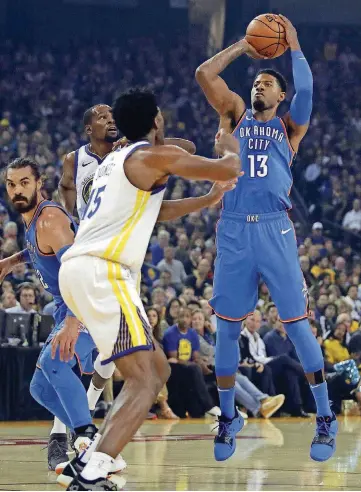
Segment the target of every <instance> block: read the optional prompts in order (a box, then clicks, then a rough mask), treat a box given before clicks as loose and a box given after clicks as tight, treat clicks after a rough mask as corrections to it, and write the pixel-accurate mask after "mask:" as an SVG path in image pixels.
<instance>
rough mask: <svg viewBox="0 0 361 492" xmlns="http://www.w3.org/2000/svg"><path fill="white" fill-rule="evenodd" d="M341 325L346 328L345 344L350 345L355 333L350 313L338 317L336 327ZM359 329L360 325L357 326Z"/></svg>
mask: <svg viewBox="0 0 361 492" xmlns="http://www.w3.org/2000/svg"><path fill="white" fill-rule="evenodd" d="M339 323H343V324H344V325H345V326H346V337H345V342H346V345H348V343H349V341H350V339H351V336H352V333H353V327H352V319H351V315H350V314H349V313H341V314H339V315H338V316H337V319H336V325H337V324H339ZM357 328H358V325H357ZM357 328H356V329H357Z"/></svg>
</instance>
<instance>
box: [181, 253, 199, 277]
mask: <svg viewBox="0 0 361 492" xmlns="http://www.w3.org/2000/svg"><path fill="white" fill-rule="evenodd" d="M201 258H202V253H201V249H200V248H193V249H191V250H190V252H189V259H188V260H187V261H186V262H185V264H184V269H185V271H186V274H187V275H192V274H193V270H196V269H197V267H198V264H199V261H200V260H201Z"/></svg>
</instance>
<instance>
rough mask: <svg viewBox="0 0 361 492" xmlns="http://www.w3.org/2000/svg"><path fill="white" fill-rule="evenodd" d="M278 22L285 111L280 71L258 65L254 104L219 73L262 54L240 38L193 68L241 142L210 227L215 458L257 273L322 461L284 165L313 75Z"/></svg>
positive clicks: (308, 106)
mask: <svg viewBox="0 0 361 492" xmlns="http://www.w3.org/2000/svg"><path fill="white" fill-rule="evenodd" d="M280 22H281V23H282V24H283V25H284V27H285V29H286V36H287V41H288V43H289V46H290V49H291V58H292V68H293V78H294V87H295V95H294V97H293V99H292V102H291V106H290V110H289V112H288V113H286V115H285V116H284V117H283V118H279V117H278V116H277V109H278V106H279V104H280V103H281V102H282V101H284V99H285V97H286V91H287V85H286V81H285V79H284V78H283V76H282V75H281V74H279V73H278V72H276V71H274V70H267V69H266V70H260V71H259V72H258V74H257V76H256V78H255V80H254V83H253V87H252V92H251V100H252V108H251V109H247V108H246V106H245V103H244V101H243V99H242V98H241V97H240V96H239V95H238V94H236V93H234V92H232V91H231V90H230V89H229V88H228V86H227V84H226V83H225V82H224V80H223V79H222V78H221V77H220V76H219V74H220V73H221V72H222V71H223V70H224V69H225V68H226V67H227V66H228V65H229V64H230V63H231V62H232V61H234V60H235V59H236V58H238V57H239V56H241V55H243V54H246V55H248V56H250V57H251V58H262V57H261V56H260V55H259V54H258V53H257V52H256V51H255V50H254V48H253V47H252V46H251V45H250V44H249V43H247V41H246V40H245V39H242V40H241V41H239V42H237V43H235V44H233V45H232V46H230V47H229V48H227V49H225V50H224V51H222V52H221V53H218V54H217V55H215V56H214V57H213V58H211V59H209V60H208V61H206V62H205V63H203V64H202V65H201V66H200V67H199V68H198V69H197V72H196V79H197V81H198V83H199V84H200V86H201V88H202V90H203V92H204V93H205V95H206V97H207V99H208V101H209V103H210V104H211V105H212V106H213V108H214V109H215V110H216V111H217V112H218V114H219V116H220V128H221V129H224V130H226V131H227V132H229V133H232V132H233V133H234V135H235V136H236V137H237V138H238V139H239V142H240V147H241V150H240V156H241V162H242V169H243V171H244V172H245V175H244V176H243V178H242V179H239V180H238V184H237V186H236V188H235V190H234V191H231V192H230V193H228V194H227V195H226V196H225V198H224V201H223V210H222V214H221V219H220V222H219V224H218V229H217V259H216V265H215V281H214V297H213V299H211V301H210V304H211V306H212V308H213V309H214V311H215V312H216V314H217V346H216V374H217V381H218V388H219V397H220V404H221V410H222V416H221V417H220V419H219V431H218V436H217V437H216V438H215V446H214V452H215V458H216V460H219V461H221V460H225V459H227V458H229V457H230V456H231V455H232V454H233V453H234V451H235V446H236V441H235V435H236V433H237V432H238V431H240V430H241V429H242V427H243V420H242V417H241V416H240V415H239V414H238V412H237V411H236V410H235V405H234V374H235V372H236V370H237V367H238V362H239V348H238V337H239V333H240V327H241V321H242V320H244V319H245V318H246V317H247V315H248V314H250V313H252V312H253V310H254V308H255V306H256V302H257V285H258V282H259V279H260V278H262V279H263V280H264V281H265V282H266V284H267V286H268V288H269V290H270V293H271V296H272V299H273V300H274V302H275V304H276V305H277V308H278V311H279V313H280V317H281V320H282V322H283V323H284V325H285V328H286V330H287V334H288V336H289V337H290V339H291V340H292V342H293V343H294V345H295V348H296V350H297V354H298V356H299V359H300V361H301V363H302V365H303V368H304V370H305V373H306V376H307V379H308V382H309V384H310V387H311V391H312V393H313V395H314V398H315V401H316V406H317V419H316V422H317V423H316V434H315V437H314V439H313V441H312V444H311V452H310V455H311V458H313V459H314V460H316V461H325V460H327V459H329V458H330V457H331V456H332V455H333V453H334V452H335V446H336V445H335V437H336V434H337V430H338V429H337V421H336V417H335V415H334V413H333V412H332V410H331V409H330V404H329V399H328V393H327V385H326V382H325V379H324V362H323V357H322V353H321V349H320V347H319V345H318V343H317V341H316V339H315V337H313V336H312V331H311V328H310V326H309V322H308V319H307V315H308V309H307V288H306V285H305V282H304V278H303V275H302V272H301V269H300V265H299V259H298V253H297V244H296V239H295V234H294V229H293V225H292V222H291V221H290V219H289V217H288V214H287V210H289V209H290V208H291V202H290V199H289V193H290V190H291V186H292V173H291V165H292V161H293V157H294V155H295V154H296V152H297V150H298V147H299V145H300V142H301V140H302V138H303V137H304V136H305V134H306V132H307V129H308V126H309V120H310V115H311V111H312V92H313V79H312V73H311V70H310V68H309V65H308V63H307V61H306V59H305V57H304V55H303V53H302V51H301V47H300V44H299V41H298V37H297V32H296V29H295V28H294V26H293V25H292V24H291V22H290V21H289V20H288V19H287V18H285V17H283V16H280Z"/></svg>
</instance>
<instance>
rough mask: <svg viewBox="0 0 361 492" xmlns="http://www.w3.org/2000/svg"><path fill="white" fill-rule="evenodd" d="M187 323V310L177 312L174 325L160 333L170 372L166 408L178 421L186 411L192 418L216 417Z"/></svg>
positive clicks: (194, 336)
mask: <svg viewBox="0 0 361 492" xmlns="http://www.w3.org/2000/svg"><path fill="white" fill-rule="evenodd" d="M191 322H192V318H191V311H190V309H189V308H181V309H180V312H179V317H178V323H177V324H176V325H174V326H171V327H170V328H168V329H167V330H166V331H165V333H164V337H163V347H164V352H165V353H166V355H167V357H168V361H169V363H170V364H171V368H172V372H171V376H170V378H169V380H168V383H167V385H168V391H169V400H168V401H169V405H170V407H171V408H172V410H173V412H174V413H175V414H176V415H178V416H179V417H181V418H182V417H185V415H186V412H187V411H188V412H189V414H190V415H191V416H192V417H201V416H203V415H204V414H205V413H209V414H211V415H220V409H219V408H218V407H217V406H216V405H215V402H214V401H213V400H212V398H211V396H210V394H209V392H208V388H207V386H206V383H205V381H204V377H203V373H202V367H204V366H205V364H204V363H203V362H202V361H201V359H200V355H199V348H200V345H199V339H198V335H197V333H196V331H195V330H193V329H192V328H191Z"/></svg>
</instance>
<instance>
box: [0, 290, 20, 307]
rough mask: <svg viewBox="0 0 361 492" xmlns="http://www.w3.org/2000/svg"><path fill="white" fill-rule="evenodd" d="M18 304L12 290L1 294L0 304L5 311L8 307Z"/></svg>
mask: <svg viewBox="0 0 361 492" xmlns="http://www.w3.org/2000/svg"><path fill="white" fill-rule="evenodd" d="M18 304H19V303H18V302H17V300H16V297H15V294H14V292H13V291H7V292H4V293H3V294H2V295H1V306H2V309H4V310H5V311H6V310H7V309H10V308H15V307H16V306H17V305H18Z"/></svg>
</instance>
